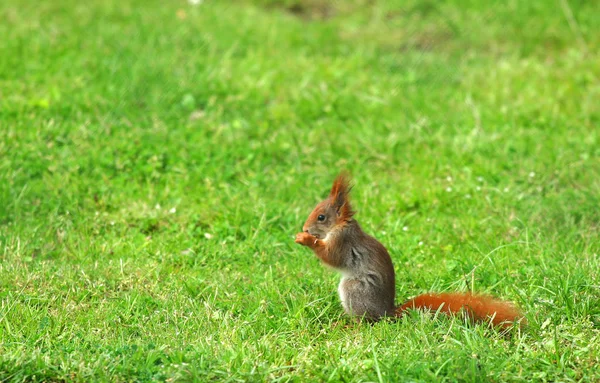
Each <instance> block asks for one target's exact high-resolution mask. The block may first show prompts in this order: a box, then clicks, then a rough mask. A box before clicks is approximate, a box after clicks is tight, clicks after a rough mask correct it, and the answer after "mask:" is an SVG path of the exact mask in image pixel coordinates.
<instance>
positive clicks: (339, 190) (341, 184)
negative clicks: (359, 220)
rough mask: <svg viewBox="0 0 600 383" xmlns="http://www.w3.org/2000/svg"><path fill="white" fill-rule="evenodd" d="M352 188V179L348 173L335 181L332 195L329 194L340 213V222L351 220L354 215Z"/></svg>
mask: <svg viewBox="0 0 600 383" xmlns="http://www.w3.org/2000/svg"><path fill="white" fill-rule="evenodd" d="M351 189H352V186H350V178H349V177H348V174H347V173H346V172H342V173H340V175H338V176H337V177H336V179H335V181H333V186H332V187H331V193H329V199H330V200H331V204H332V205H333V207H335V209H336V210H337V212H338V217H339V218H340V220H347V219H350V218H351V217H352V216H353V215H354V211H352V207H351V206H350V200H349V194H350V190H351Z"/></svg>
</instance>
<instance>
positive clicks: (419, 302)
mask: <svg viewBox="0 0 600 383" xmlns="http://www.w3.org/2000/svg"><path fill="white" fill-rule="evenodd" d="M407 309H426V310H433V311H437V310H439V311H440V312H443V313H446V314H457V313H460V312H463V313H465V314H466V315H468V316H469V317H471V318H473V319H474V320H476V321H490V320H491V322H492V323H493V324H494V326H499V327H503V328H508V327H511V326H512V325H513V324H514V323H515V322H519V325H520V326H523V325H525V324H526V323H527V322H526V320H525V318H524V317H523V314H522V313H521V311H520V310H519V309H518V308H517V307H515V306H514V305H513V304H512V303H510V302H505V301H501V300H498V299H496V298H493V297H490V296H486V295H473V294H470V293H443V294H423V295H419V296H418V297H416V298H413V299H411V300H409V301H408V302H406V303H404V304H403V305H402V306H400V307H398V308H397V309H396V316H397V317H400V316H402V314H403V313H404V312H405V311H406V310H407Z"/></svg>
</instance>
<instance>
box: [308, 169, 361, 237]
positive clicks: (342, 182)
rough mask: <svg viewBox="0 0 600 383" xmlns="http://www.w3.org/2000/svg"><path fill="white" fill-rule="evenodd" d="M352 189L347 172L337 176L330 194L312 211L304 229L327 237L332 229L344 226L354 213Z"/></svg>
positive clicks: (312, 233) (315, 234) (314, 234)
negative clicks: (350, 197) (351, 202)
mask: <svg viewBox="0 0 600 383" xmlns="http://www.w3.org/2000/svg"><path fill="white" fill-rule="evenodd" d="M350 189H351V186H350V182H349V180H348V176H347V175H346V174H345V173H342V174H340V175H339V176H337V178H336V179H335V181H333V186H332V187H331V192H330V193H329V196H328V197H327V199H325V200H324V201H322V202H321V203H319V204H318V205H317V206H316V207H315V209H314V210H313V211H312V213H310V215H309V216H308V219H307V220H306V222H305V223H304V226H303V227H302V230H303V231H305V232H307V233H309V234H311V235H313V236H315V237H317V238H321V239H325V238H327V235H328V234H329V233H330V232H331V231H333V230H335V229H336V228H341V227H342V226H344V225H345V224H346V223H347V222H348V221H349V220H350V219H351V218H352V216H353V215H354V211H353V210H352V207H351V206H350V200H349V194H350Z"/></svg>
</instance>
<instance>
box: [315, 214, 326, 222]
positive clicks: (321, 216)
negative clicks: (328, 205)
mask: <svg viewBox="0 0 600 383" xmlns="http://www.w3.org/2000/svg"><path fill="white" fill-rule="evenodd" d="M317 219H318V220H319V221H325V216H324V215H323V214H320V215H319V216H318V217H317Z"/></svg>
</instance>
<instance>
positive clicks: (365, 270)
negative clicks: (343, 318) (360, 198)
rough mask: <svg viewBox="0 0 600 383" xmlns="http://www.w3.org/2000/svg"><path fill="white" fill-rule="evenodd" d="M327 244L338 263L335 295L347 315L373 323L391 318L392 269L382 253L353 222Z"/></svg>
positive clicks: (386, 255) (392, 307)
mask: <svg viewBox="0 0 600 383" xmlns="http://www.w3.org/2000/svg"><path fill="white" fill-rule="evenodd" d="M335 236H336V238H335V239H334V238H331V239H330V240H329V241H327V242H328V243H327V245H328V251H329V252H332V253H334V254H337V256H336V258H338V259H340V260H341V263H340V266H339V267H337V269H338V271H340V272H341V273H342V280H341V281H340V285H339V287H338V293H339V295H340V299H341V300H342V306H343V307H344V310H345V311H346V313H347V314H348V315H351V316H355V317H359V318H362V317H364V318H366V319H369V320H377V319H379V318H380V317H384V316H388V315H394V310H395V306H394V298H395V295H396V288H395V276H394V266H393V265H392V260H391V259H390V256H389V254H388V252H387V250H386V249H385V247H384V246H383V245H382V244H381V243H379V242H378V241H377V240H376V239H375V238H373V237H371V236H370V235H368V234H366V233H365V232H363V231H362V229H361V228H360V226H359V224H358V222H356V221H355V220H354V219H351V220H349V221H348V222H347V223H346V225H345V226H344V228H343V229H342V230H341V231H340V232H338V233H336V235H335Z"/></svg>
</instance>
